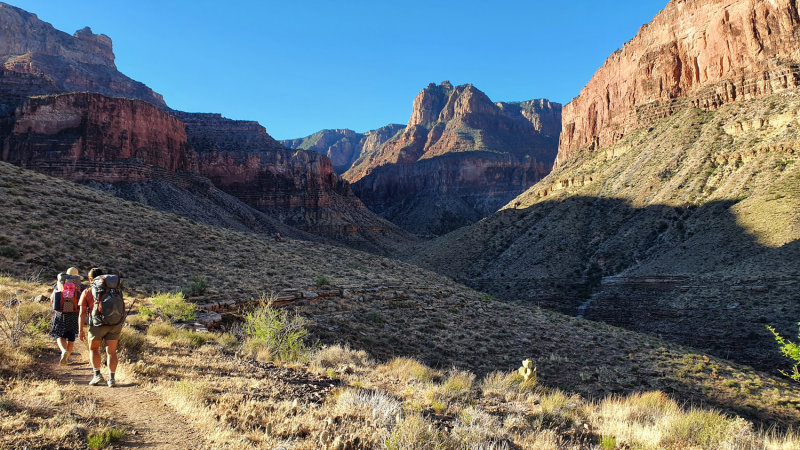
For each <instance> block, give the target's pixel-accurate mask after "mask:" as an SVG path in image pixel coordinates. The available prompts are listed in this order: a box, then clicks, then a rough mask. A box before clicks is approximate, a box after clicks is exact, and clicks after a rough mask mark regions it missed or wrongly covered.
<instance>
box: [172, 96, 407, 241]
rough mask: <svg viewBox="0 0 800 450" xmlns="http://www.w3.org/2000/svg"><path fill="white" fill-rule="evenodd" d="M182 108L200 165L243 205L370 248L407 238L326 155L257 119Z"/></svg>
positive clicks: (200, 170)
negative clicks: (276, 135) (296, 145)
mask: <svg viewBox="0 0 800 450" xmlns="http://www.w3.org/2000/svg"><path fill="white" fill-rule="evenodd" d="M176 114H177V115H178V116H179V117H180V118H181V119H183V120H184V121H185V122H186V133H187V135H188V139H189V144H190V145H191V146H192V147H193V148H194V149H195V150H196V151H197V153H198V170H199V172H200V173H201V174H202V175H204V176H206V177H208V178H209V179H210V180H211V181H212V182H213V183H214V185H215V186H217V187H219V188H220V189H222V190H223V191H225V192H227V193H229V194H231V195H233V196H234V197H236V198H238V199H239V200H241V201H242V202H244V203H245V204H247V205H250V206H252V207H254V208H256V209H258V210H260V211H263V212H265V213H267V214H269V215H271V216H273V217H276V218H279V219H280V220H281V221H282V222H284V223H287V224H289V225H291V226H294V227H297V228H299V229H302V230H305V231H309V232H312V233H315V234H319V235H323V236H326V237H330V238H333V239H336V240H339V241H344V242H347V243H348V244H350V245H352V246H355V247H358V248H363V249H367V250H372V251H383V249H385V247H386V246H389V247H391V246H393V245H394V244H393V242H399V241H404V240H407V239H408V236H406V235H405V234H404V233H402V232H401V230H399V229H398V228H397V227H395V226H394V225H392V224H391V223H389V222H387V221H386V220H384V219H381V218H380V217H377V216H376V215H375V214H373V213H372V212H370V211H369V210H368V209H367V208H366V206H364V204H363V203H362V202H361V201H360V200H359V199H358V198H357V197H356V196H355V195H353V192H352V190H351V189H350V185H349V184H348V183H347V182H345V181H344V180H342V179H341V178H340V177H339V176H338V175H337V174H336V173H335V172H334V170H333V165H332V164H331V160H330V159H328V158H327V157H326V156H324V155H321V154H319V153H316V152H312V151H303V150H289V149H287V148H285V147H283V146H282V145H280V144H279V143H278V142H277V141H275V140H274V139H273V138H272V137H271V136H270V135H269V134H267V131H266V130H265V129H264V127H262V126H261V125H259V124H258V123H257V122H249V121H241V120H231V119H226V118H224V117H222V116H221V115H219V114H196V113H181V112H176Z"/></svg>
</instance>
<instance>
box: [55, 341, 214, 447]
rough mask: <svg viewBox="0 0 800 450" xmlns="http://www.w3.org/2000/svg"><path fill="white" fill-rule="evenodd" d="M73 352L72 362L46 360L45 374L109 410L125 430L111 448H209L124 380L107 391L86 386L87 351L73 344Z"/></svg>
mask: <svg viewBox="0 0 800 450" xmlns="http://www.w3.org/2000/svg"><path fill="white" fill-rule="evenodd" d="M75 350H76V352H75V353H73V354H72V358H71V360H72V363H71V364H70V365H68V366H59V365H58V356H56V355H54V356H53V357H52V358H48V359H47V360H46V361H45V362H44V363H43V365H44V366H45V367H43V370H44V373H47V374H48V375H49V376H50V377H52V378H53V379H55V380H58V381H59V382H62V383H67V384H68V383H70V382H72V383H74V384H75V386H76V388H77V389H82V392H83V393H84V394H86V395H89V396H90V397H91V398H93V399H95V400H96V401H97V405H98V407H99V408H98V409H100V410H103V411H111V412H113V414H114V415H115V416H114V417H113V420H114V422H115V423H117V424H119V425H121V426H122V427H124V429H125V436H124V437H123V438H122V441H121V442H117V443H115V444H114V446H113V447H114V448H146V449H174V448H192V449H201V448H208V447H209V446H208V444H207V443H206V441H205V440H204V439H203V437H202V435H201V433H200V432H198V431H196V430H195V429H193V428H192V427H191V426H190V425H189V424H188V423H187V422H186V421H185V420H184V418H183V417H181V416H180V415H179V414H178V413H177V412H176V411H175V410H173V409H172V408H170V407H169V406H166V405H165V404H164V402H163V401H162V400H161V398H160V397H158V396H157V395H156V394H153V393H151V392H148V391H147V390H145V389H144V388H142V387H141V386H139V385H138V384H136V383H132V382H131V381H129V380H126V379H124V378H123V379H120V380H118V381H117V386H116V387H114V388H109V387H108V386H106V385H105V384H103V385H100V386H89V385H88V383H89V380H90V379H91V378H92V371H91V369H90V365H89V359H88V352H87V351H86V349H85V347H83V344H82V343H81V342H76V343H75ZM103 377H104V378H106V379H108V369H106V368H103Z"/></svg>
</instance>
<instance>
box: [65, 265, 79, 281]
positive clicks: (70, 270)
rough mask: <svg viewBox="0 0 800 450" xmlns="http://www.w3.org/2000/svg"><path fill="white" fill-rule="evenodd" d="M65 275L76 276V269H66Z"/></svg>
mask: <svg viewBox="0 0 800 450" xmlns="http://www.w3.org/2000/svg"><path fill="white" fill-rule="evenodd" d="M67 275H78V269H77V268H75V267H70V268H69V269H67ZM78 276H79V277H80V279H81V280H82V279H83V277H82V276H80V275H78Z"/></svg>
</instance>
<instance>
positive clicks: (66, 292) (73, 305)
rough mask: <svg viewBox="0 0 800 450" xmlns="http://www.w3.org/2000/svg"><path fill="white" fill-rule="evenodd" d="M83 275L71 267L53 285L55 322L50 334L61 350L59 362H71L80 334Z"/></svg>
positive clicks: (62, 363)
mask: <svg viewBox="0 0 800 450" xmlns="http://www.w3.org/2000/svg"><path fill="white" fill-rule="evenodd" d="M81 280H83V277H81V276H80V275H78V269H76V268H75V267H70V268H69V269H67V271H66V273H60V274H58V279H57V281H56V284H55V286H53V293H52V294H50V300H52V301H53V309H54V310H55V314H53V323H52V326H51V330H50V335H51V336H53V337H54V338H56V344H58V348H59V349H60V350H61V359H60V360H59V362H58V363H59V364H61V365H62V366H63V365H66V364H69V357H70V355H71V354H72V349H73V347H74V346H75V336H77V334H78V328H79V327H78V315H79V313H78V297H79V296H80V295H81V290H82V289H83V285H81Z"/></svg>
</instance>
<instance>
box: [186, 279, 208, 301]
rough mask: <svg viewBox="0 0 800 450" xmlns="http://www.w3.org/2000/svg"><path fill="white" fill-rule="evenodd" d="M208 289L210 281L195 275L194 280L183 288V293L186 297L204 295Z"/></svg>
mask: <svg viewBox="0 0 800 450" xmlns="http://www.w3.org/2000/svg"><path fill="white" fill-rule="evenodd" d="M206 290H208V283H207V282H206V279H205V278H203V277H194V278H192V282H191V283H189V284H188V285H186V286H184V287H183V289H181V294H183V296H184V297H197V296H199V295H203V294H205V293H206Z"/></svg>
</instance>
